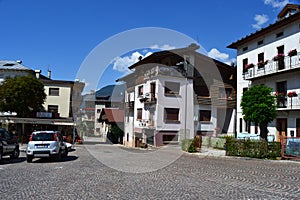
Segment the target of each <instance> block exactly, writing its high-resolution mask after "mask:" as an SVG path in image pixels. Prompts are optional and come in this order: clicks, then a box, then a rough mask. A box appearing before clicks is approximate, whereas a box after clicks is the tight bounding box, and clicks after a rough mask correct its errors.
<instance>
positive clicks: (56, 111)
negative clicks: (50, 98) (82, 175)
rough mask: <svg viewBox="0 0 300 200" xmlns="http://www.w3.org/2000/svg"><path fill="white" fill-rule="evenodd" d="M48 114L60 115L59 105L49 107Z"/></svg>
mask: <svg viewBox="0 0 300 200" xmlns="http://www.w3.org/2000/svg"><path fill="white" fill-rule="evenodd" d="M48 112H53V113H58V106H57V105H48Z"/></svg>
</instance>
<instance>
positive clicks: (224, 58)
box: [207, 48, 236, 65]
mask: <svg viewBox="0 0 300 200" xmlns="http://www.w3.org/2000/svg"><path fill="white" fill-rule="evenodd" d="M207 55H208V56H209V57H211V58H213V59H216V60H219V61H221V62H224V63H226V64H228V65H230V64H231V63H235V62H236V59H235V58H229V55H228V54H226V53H221V52H220V51H219V50H218V49H216V48H212V49H211V50H210V51H209V52H208V54H207Z"/></svg>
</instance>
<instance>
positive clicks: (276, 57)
mask: <svg viewBox="0 0 300 200" xmlns="http://www.w3.org/2000/svg"><path fill="white" fill-rule="evenodd" d="M283 58H284V54H283V53H280V54H278V55H276V56H274V58H273V60H274V61H278V60H282V59H283Z"/></svg>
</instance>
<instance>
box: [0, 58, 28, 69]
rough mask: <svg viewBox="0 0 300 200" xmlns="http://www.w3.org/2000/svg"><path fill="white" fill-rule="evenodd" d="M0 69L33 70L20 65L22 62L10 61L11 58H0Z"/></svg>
mask: <svg viewBox="0 0 300 200" xmlns="http://www.w3.org/2000/svg"><path fill="white" fill-rule="evenodd" d="M0 70H22V71H33V70H32V69H30V68H28V67H25V66H24V65H22V62H18V61H11V60H0Z"/></svg>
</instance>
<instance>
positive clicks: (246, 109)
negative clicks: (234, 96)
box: [241, 85, 277, 140]
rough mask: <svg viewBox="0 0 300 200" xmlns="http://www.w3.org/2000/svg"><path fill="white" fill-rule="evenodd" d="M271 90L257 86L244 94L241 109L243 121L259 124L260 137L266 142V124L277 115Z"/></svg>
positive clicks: (263, 86)
mask: <svg viewBox="0 0 300 200" xmlns="http://www.w3.org/2000/svg"><path fill="white" fill-rule="evenodd" d="M271 92H272V88H269V87H267V86H265V85H257V86H253V87H251V88H249V90H247V91H246V92H244V94H243V97H242V101H241V107H242V109H243V115H244V119H245V120H248V121H251V122H256V123H258V124H259V128H260V137H261V138H262V139H265V140H267V135H268V128H267V127H268V123H269V122H272V121H273V120H274V119H275V118H276V115H277V110H276V108H277V106H276V103H275V102H276V101H275V96H274V95H272V93H271Z"/></svg>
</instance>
